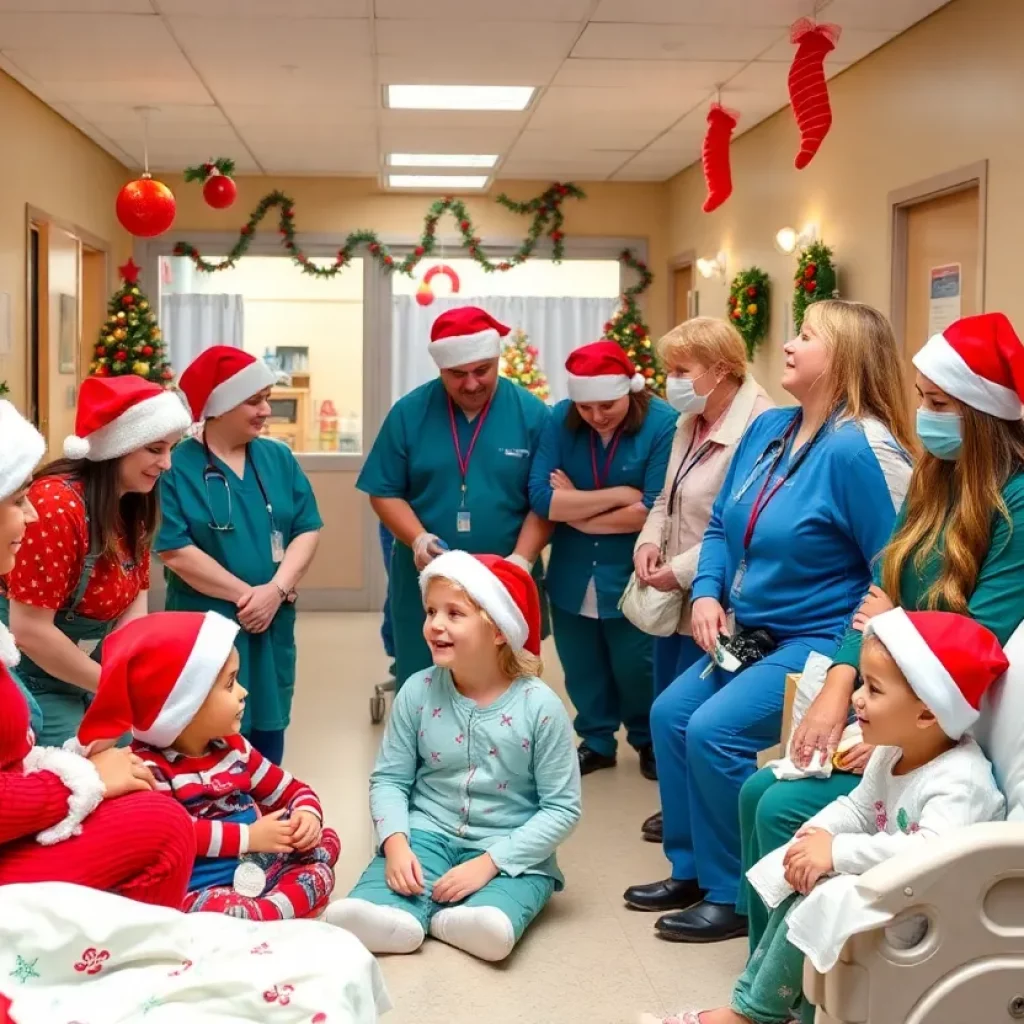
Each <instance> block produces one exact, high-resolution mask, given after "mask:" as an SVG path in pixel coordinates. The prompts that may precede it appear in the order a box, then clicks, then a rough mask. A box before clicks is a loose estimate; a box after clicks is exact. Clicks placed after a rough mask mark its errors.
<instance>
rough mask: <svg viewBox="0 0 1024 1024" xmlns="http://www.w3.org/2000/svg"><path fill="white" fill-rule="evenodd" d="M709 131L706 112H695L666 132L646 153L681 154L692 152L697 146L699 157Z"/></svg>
mask: <svg viewBox="0 0 1024 1024" xmlns="http://www.w3.org/2000/svg"><path fill="white" fill-rule="evenodd" d="M706 131H707V117H706V114H705V111H703V110H701V111H699V112H697V111H694V113H692V114H690V116H689V117H687V118H685V119H684V120H683V121H681V122H680V123H679V124H678V125H676V126H675V127H674V128H673V129H672V130H671V131H669V132H665V134H664V135H660V136H659V137H658V138H656V139H655V140H654V141H653V142H652V143H651V144H650V146H648V147H647V149H646V150H645V153H657V154H661V155H665V154H681V155H685V154H687V153H690V152H692V150H693V148H694V147H695V146H696V148H697V153H698V155H699V154H700V147H701V145H702V143H703V142H704V134H705V132H706Z"/></svg>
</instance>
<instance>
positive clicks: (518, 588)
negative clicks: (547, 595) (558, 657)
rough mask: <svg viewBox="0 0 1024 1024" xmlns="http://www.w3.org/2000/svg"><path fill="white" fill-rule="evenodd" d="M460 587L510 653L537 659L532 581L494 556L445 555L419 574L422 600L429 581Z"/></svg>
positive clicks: (537, 608)
mask: <svg viewBox="0 0 1024 1024" xmlns="http://www.w3.org/2000/svg"><path fill="white" fill-rule="evenodd" d="M436 579H445V580H451V582H452V583H455V584H457V585H458V586H460V587H461V588H462V589H463V590H464V591H465V592H466V593H467V594H469V596H470V597H471V598H472V599H473V600H474V601H475V602H476V603H477V604H478V605H479V606H480V607H481V608H482V609H483V610H484V611H485V612H487V614H488V615H489V616H490V618H491V621H492V622H493V623H494V624H495V626H497V627H498V629H499V630H500V631H501V633H502V635H503V636H504V637H505V639H506V640H507V641H508V645H509V647H511V648H512V650H513V651H517V652H518V651H529V652H530V654H536V655H537V656H538V657H539V656H540V595H539V594H538V593H537V584H536V583H534V581H533V577H532V576H531V575H530V574H529V573H528V572H527V571H526V570H525V569H523V568H520V566H518V565H515V564H514V563H513V562H510V561H508V559H506V558H501V557H499V556H498V555H471V554H469V553H468V552H466V551H446V552H445V553H444V554H442V555H438V556H437V558H435V559H434V560H433V561H432V562H431V563H430V565H428V566H427V567H426V569H424V570H423V572H421V573H420V591H421V593H422V594H423V596H424V598H426V596H427V590H428V588H429V586H430V581H431V580H436Z"/></svg>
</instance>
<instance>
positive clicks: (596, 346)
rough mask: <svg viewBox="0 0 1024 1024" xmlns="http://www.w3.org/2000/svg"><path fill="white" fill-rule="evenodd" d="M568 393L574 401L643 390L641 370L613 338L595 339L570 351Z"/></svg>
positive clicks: (609, 398)
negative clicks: (608, 339)
mask: <svg viewBox="0 0 1024 1024" xmlns="http://www.w3.org/2000/svg"><path fill="white" fill-rule="evenodd" d="M565 368H566V370H568V371H569V397H570V398H571V399H572V400H573V401H574V402H613V401H615V399H616V398H622V397H623V395H628V394H631V393H632V394H636V393H637V392H638V391H643V389H644V387H645V381H644V377H643V374H641V373H637V370H636V367H635V366H634V365H633V360H632V359H630V358H629V357H628V356H627V355H626V353H625V352H623V351H622V349H621V348H620V347H619V345H618V344H617V343H616V342H614V341H595V342H594V343H593V344H591V345H584V346H582V347H581V348H578V349H576V350H575V351H573V352H570V353H569V358H568V359H567V360H566V361H565Z"/></svg>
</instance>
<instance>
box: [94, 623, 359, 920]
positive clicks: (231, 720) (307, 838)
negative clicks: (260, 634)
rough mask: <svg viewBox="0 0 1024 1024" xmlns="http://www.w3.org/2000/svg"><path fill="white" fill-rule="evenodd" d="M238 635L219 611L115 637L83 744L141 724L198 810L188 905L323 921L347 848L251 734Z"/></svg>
mask: <svg viewBox="0 0 1024 1024" xmlns="http://www.w3.org/2000/svg"><path fill="white" fill-rule="evenodd" d="M237 635H238V625H237V624H236V623H234V622H230V621H229V620H228V619H225V618H223V617H222V616H220V615H217V614H216V613H215V612H207V613H206V614H205V615H204V614H202V613H200V612H161V613H158V614H155V615H147V616H145V617H144V618H141V619H136V620H135V621H133V622H130V623H128V624H127V625H125V626H123V627H122V628H121V629H119V630H117V631H116V632H114V633H112V634H111V635H110V637H109V638H108V639H107V642H106V644H105V645H104V648H103V672H102V675H101V677H100V685H99V689H98V691H97V694H96V699H95V700H94V701H93V703H92V705H91V706H90V707H89V709H88V711H87V712H86V714H85V717H84V719H83V720H82V724H81V726H80V727H79V732H78V740H79V744H80V746H81V748H82V749H83V750H87V751H89V752H93V751H95V750H96V749H98V748H99V749H101V748H102V747H103V746H110V745H111V744H112V743H113V742H115V741H116V738H117V737H119V736H121V735H122V734H123V733H124V732H126V731H127V730H129V729H130V730H131V731H132V734H133V736H134V742H133V744H132V747H133V749H134V750H135V752H136V753H137V754H138V755H139V756H140V757H141V758H142V760H143V762H144V763H145V764H146V765H147V766H148V767H149V769H150V771H151V772H152V773H153V777H154V779H155V780H156V788H157V789H158V790H161V791H163V792H166V793H167V794H168V795H170V796H171V797H173V798H174V799H175V800H178V801H179V802H180V803H181V804H182V805H183V806H184V807H185V809H186V810H187V811H188V813H189V814H190V815H191V816H192V819H193V821H194V823H195V833H196V846H197V853H198V855H197V858H196V863H195V868H194V869H193V872H192V878H191V880H190V882H189V891H188V894H187V896H186V897H185V903H184V905H183V906H182V909H183V910H185V911H200V910H202V911H211V912H213V913H223V914H228V915H230V916H232V917H240V918H245V919H247V920H250V921H274V920H280V919H284V918H300V917H317V916H318V915H319V914H320V913H321V911H323V909H324V908H325V907H326V906H327V902H328V900H329V899H330V896H331V892H332V891H333V889H334V872H333V870H332V869H333V867H334V864H335V863H336V861H337V859H338V855H339V853H340V851H341V843H340V842H339V840H338V836H337V835H336V834H335V833H334V832H333V831H332V830H331V829H324V828H322V824H321V823H322V821H323V811H322V810H321V808H320V801H319V800H318V799H317V796H316V794H315V793H314V792H313V790H312V789H310V788H309V786H307V785H305V784H304V783H302V782H299V781H298V780H297V779H294V778H292V776H291V775H289V774H288V772H286V771H284V770H283V769H281V768H279V767H278V766H277V765H275V764H272V763H271V762H270V761H268V760H266V759H265V758H264V757H263V756H262V755H261V754H260V753H259V752H258V751H257V750H255V749H254V748H253V747H252V746H251V745H250V743H249V741H248V740H246V739H244V738H243V737H242V736H241V735H240V729H241V726H242V712H243V711H244V710H245V698H246V692H245V690H244V689H243V688H242V686H241V685H240V684H239V682H238V679H237V674H238V652H237V651H236V650H235V646H234V643H235V637H236V636H237ZM257 807H259V809H260V810H262V811H263V816H262V817H260V816H259V814H258V811H257Z"/></svg>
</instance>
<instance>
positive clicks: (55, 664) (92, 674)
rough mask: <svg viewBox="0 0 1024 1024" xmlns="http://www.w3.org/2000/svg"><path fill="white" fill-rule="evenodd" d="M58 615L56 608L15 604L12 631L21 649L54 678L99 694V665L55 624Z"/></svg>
mask: <svg viewBox="0 0 1024 1024" xmlns="http://www.w3.org/2000/svg"><path fill="white" fill-rule="evenodd" d="M55 615H56V612H54V610H53V609H52V608H36V607H34V606H33V605H30V604H22V603H21V602H20V601H11V632H12V633H13V634H14V635H15V636H16V637H17V638H18V647H19V648H21V650H22V651H23V652H24V653H25V654H27V655H28V656H29V657H30V658H31V659H32V660H33V661H34V662H35V663H36V664H37V665H38V666H39V667H40V668H41V669H42V670H43V671H44V672H47V673H48V674H49V675H51V676H53V677H54V679H60V680H61V681H62V682H65V683H70V684H71V685H72V686H80V687H81V688H82V689H83V690H88V691H89V693H95V692H96V688H97V687H98V686H99V685H100V666H99V663H98V662H95V661H93V660H92V658H90V657H89V655H88V654H86V653H85V651H83V650H82V649H81V648H80V647H79V646H78V644H76V643H75V642H74V640H71V639H69V638H68V637H66V636H65V635H64V634H63V633H62V632H61V631H60V630H59V629H58V628H57V627H56V626H55V625H54V623H53V619H54V616H55Z"/></svg>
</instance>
